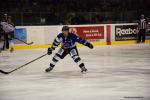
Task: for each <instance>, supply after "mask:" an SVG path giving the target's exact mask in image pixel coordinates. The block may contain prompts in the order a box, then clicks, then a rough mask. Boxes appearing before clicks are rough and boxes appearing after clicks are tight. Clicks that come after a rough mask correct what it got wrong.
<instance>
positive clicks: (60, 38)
mask: <svg viewBox="0 0 150 100" xmlns="http://www.w3.org/2000/svg"><path fill="white" fill-rule="evenodd" d="M76 42H78V43H80V44H83V45H85V46H89V45H90V43H89V42H88V41H86V40H85V39H83V38H80V37H78V36H76V35H75V34H73V33H69V34H68V36H66V37H65V36H64V35H63V33H59V34H58V35H57V37H56V38H55V40H54V42H53V44H52V49H55V48H56V47H57V46H58V45H59V44H61V45H62V48H65V49H67V48H72V47H75V46H76Z"/></svg>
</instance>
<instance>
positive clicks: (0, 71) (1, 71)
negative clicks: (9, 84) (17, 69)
mask: <svg viewBox="0 0 150 100" xmlns="http://www.w3.org/2000/svg"><path fill="white" fill-rule="evenodd" d="M0 73H3V74H9V72H5V71H3V70H0Z"/></svg>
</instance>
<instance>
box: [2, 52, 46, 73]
mask: <svg viewBox="0 0 150 100" xmlns="http://www.w3.org/2000/svg"><path fill="white" fill-rule="evenodd" d="M46 55H47V53H46V54H44V55H42V56H40V57H38V58H36V59H34V60H32V61H30V62H28V63H26V64H24V65H22V66H20V67H17V68H15V69H14V70H12V71H8V72H6V71H3V70H0V72H1V73H3V74H10V73H12V72H14V71H16V70H18V69H20V68H22V67H24V66H26V65H28V64H30V63H32V62H34V61H36V60H38V59H40V58H42V57H44V56H46Z"/></svg>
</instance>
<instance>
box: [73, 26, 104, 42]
mask: <svg viewBox="0 0 150 100" xmlns="http://www.w3.org/2000/svg"><path fill="white" fill-rule="evenodd" d="M71 32H73V33H76V34H77V35H78V36H80V37H82V38H84V39H87V40H95V39H104V26H86V27H72V28H71Z"/></svg>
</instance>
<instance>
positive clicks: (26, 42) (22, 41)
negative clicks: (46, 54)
mask: <svg viewBox="0 0 150 100" xmlns="http://www.w3.org/2000/svg"><path fill="white" fill-rule="evenodd" d="M13 38H14V39H17V40H19V41H21V42H23V43H25V44H27V45H31V44H33V42H30V43H27V42H25V41H23V40H20V39H18V38H16V37H13Z"/></svg>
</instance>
